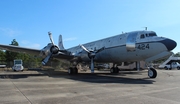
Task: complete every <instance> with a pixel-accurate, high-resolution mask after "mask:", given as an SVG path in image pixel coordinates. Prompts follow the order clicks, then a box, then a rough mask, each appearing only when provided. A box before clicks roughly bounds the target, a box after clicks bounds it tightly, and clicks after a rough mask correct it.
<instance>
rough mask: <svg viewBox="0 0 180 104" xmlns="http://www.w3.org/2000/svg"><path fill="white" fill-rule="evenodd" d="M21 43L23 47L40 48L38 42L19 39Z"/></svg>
mask: <svg viewBox="0 0 180 104" xmlns="http://www.w3.org/2000/svg"><path fill="white" fill-rule="evenodd" d="M21 44H22V46H23V47H27V48H33V49H40V46H41V45H40V44H38V43H32V42H29V41H27V40H23V41H21Z"/></svg>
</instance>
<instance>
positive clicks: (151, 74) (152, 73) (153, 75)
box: [148, 68, 157, 78]
mask: <svg viewBox="0 0 180 104" xmlns="http://www.w3.org/2000/svg"><path fill="white" fill-rule="evenodd" d="M148 76H149V78H156V77H157V71H156V70H155V69H154V68H149V70H148Z"/></svg>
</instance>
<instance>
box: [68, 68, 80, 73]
mask: <svg viewBox="0 0 180 104" xmlns="http://www.w3.org/2000/svg"><path fill="white" fill-rule="evenodd" d="M68 73H69V74H77V73H78V69H77V68H76V67H70V68H69V69H68Z"/></svg>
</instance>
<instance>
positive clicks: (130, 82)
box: [0, 70, 180, 104]
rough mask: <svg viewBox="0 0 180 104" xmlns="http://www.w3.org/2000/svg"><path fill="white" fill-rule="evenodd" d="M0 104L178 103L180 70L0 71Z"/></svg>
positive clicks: (179, 96)
mask: <svg viewBox="0 0 180 104" xmlns="http://www.w3.org/2000/svg"><path fill="white" fill-rule="evenodd" d="M0 104H180V71H179V70H158V77H157V78H156V79H150V78H148V77H147V71H141V72H136V71H121V72H120V73H119V74H114V75H112V74H109V73H108V72H97V73H96V74H90V73H88V72H83V73H80V74H78V75H68V74H67V73H65V72H59V71H56V72H55V71H35V70H33V71H24V72H11V71H0Z"/></svg>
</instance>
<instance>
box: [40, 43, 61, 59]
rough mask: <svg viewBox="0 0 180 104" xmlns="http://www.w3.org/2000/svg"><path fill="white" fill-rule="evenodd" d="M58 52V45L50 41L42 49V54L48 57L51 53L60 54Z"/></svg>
mask: <svg viewBox="0 0 180 104" xmlns="http://www.w3.org/2000/svg"><path fill="white" fill-rule="evenodd" d="M58 52H59V48H58V46H56V45H53V44H52V43H49V44H48V45H47V46H45V47H44V48H43V49H42V50H41V55H42V56H45V57H46V56H48V55H49V54H58Z"/></svg>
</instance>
